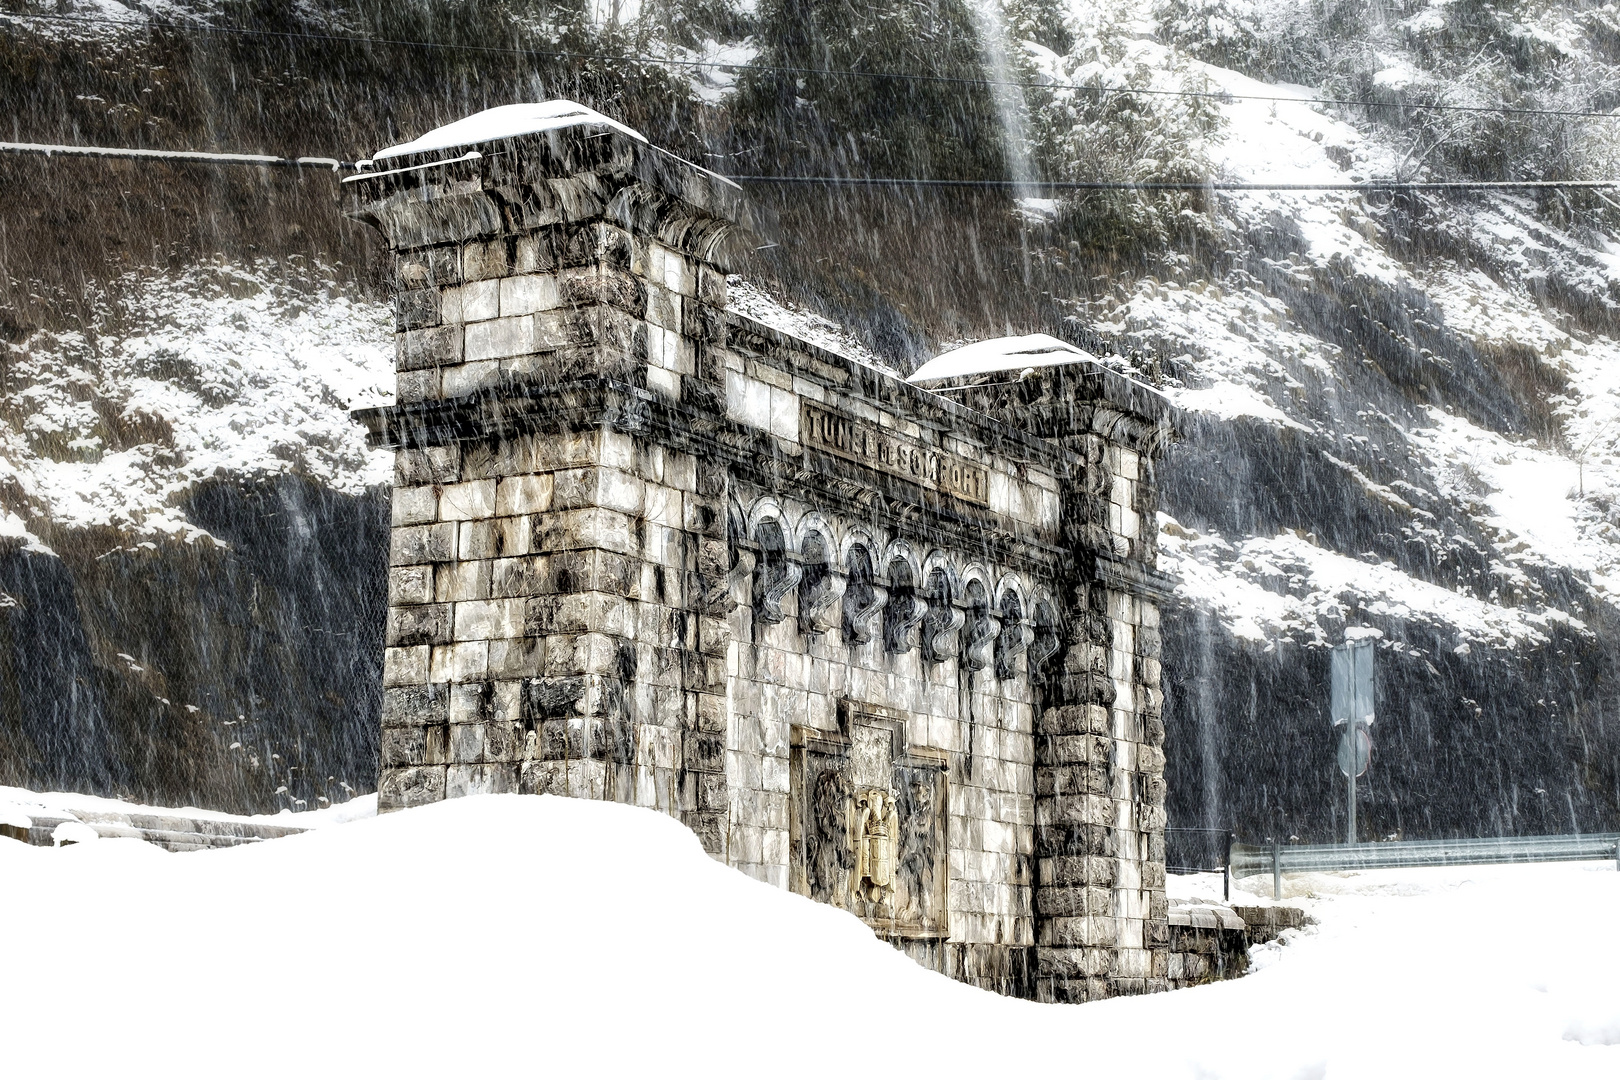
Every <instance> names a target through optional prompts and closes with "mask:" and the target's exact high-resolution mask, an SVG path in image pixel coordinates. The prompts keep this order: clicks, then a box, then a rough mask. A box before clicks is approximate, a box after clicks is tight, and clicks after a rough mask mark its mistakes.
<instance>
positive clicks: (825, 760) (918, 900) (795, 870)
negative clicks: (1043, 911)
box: [791, 705, 948, 938]
mask: <svg viewBox="0 0 1620 1080" xmlns="http://www.w3.org/2000/svg"><path fill="white" fill-rule="evenodd" d="M861 708H862V707H861V706H854V705H851V706H849V707H848V708H847V709H846V710H845V717H846V719H847V721H848V722H847V724H846V725H845V730H844V731H843V732H840V733H839V734H838V735H836V736H829V735H828V734H827V733H824V732H817V731H809V730H806V729H795V731H794V747H793V762H792V784H793V821H792V826H793V827H792V840H793V867H792V874H791V881H792V885H793V888H794V889H795V890H796V891H798V892H800V893H803V894H804V895H807V896H809V897H811V898H812V899H815V900H820V901H822V902H823V903H828V904H832V905H834V906H836V907H840V908H843V909H845V910H846V911H850V912H853V913H854V914H856V915H858V916H860V917H861V918H862V919H863V920H865V921H866V922H867V923H869V924H870V925H871V926H872V927H873V929H875V930H877V931H878V932H879V933H881V934H884V935H886V936H893V937H908V938H915V937H943V936H945V935H946V933H947V918H946V873H947V866H948V862H947V857H946V844H945V839H946V837H945V814H944V811H945V806H946V790H945V784H946V775H945V763H946V758H945V755H944V754H943V753H942V752H939V751H934V750H930V749H927V748H923V747H907V746H906V745H905V736H904V731H905V726H904V724H903V723H902V722H901V721H899V720H896V719H892V718H890V717H887V716H878V715H874V714H872V713H868V712H863V711H860V710H861Z"/></svg>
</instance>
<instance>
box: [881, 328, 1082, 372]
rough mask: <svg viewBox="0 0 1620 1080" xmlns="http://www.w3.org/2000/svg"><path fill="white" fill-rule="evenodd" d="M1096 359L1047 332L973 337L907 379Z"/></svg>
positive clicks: (1019, 368)
mask: <svg viewBox="0 0 1620 1080" xmlns="http://www.w3.org/2000/svg"><path fill="white" fill-rule="evenodd" d="M1082 361H1090V362H1092V363H1096V362H1097V358H1096V357H1095V356H1093V355H1091V354H1090V353H1088V352H1087V351H1086V350H1084V349H1082V348H1080V347H1079V346H1077V345H1070V344H1069V343H1068V342H1067V341H1060V340H1058V339H1057V338H1055V337H1052V336H1051V335H1050V334H1025V335H1024V336H1022V337H1003V338H991V339H990V340H989V341H975V342H974V343H973V344H971V345H963V346H962V347H961V348H959V349H952V350H951V351H950V352H945V353H940V354H939V355H938V356H936V357H934V358H933V359H932V360H930V361H928V362H927V363H926V364H924V365H923V366H922V367H920V368H918V369H917V370H916V371H914V372H912V373H911V377H910V378H908V379H907V380H906V381H907V382H913V383H924V382H938V381H940V380H942V379H962V378H967V377H969V376H972V375H987V374H989V373H990V372H994V371H1023V370H1024V369H1025V368H1036V367H1055V366H1056V365H1058V364H1077V363H1081V362H1082Z"/></svg>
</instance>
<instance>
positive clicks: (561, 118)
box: [372, 98, 647, 161]
mask: <svg viewBox="0 0 1620 1080" xmlns="http://www.w3.org/2000/svg"><path fill="white" fill-rule="evenodd" d="M583 125H599V126H601V127H607V128H612V129H613V130H614V131H617V132H619V133H621V134H624V135H628V136H630V137H631V138H632V139H636V140H638V141H640V142H646V141H647V137H646V136H645V135H643V134H642V133H641V132H639V131H637V130H635V129H634V128H632V127H627V126H625V125H624V124H621V123H619V122H618V121H617V120H614V119H613V118H612V117H608V116H603V115H602V114H601V113H599V112H597V111H596V110H595V109H591V108H587V107H585V106H584V105H581V104H580V103H579V102H577V101H567V100H564V99H562V98H558V99H557V100H555V101H531V102H524V103H522V104H518V105H500V106H497V107H496V108H493V109H485V110H484V111H483V112H480V113H473V115H471V116H467V117H463V118H462V119H460V120H457V121H456V122H455V123H453V124H445V125H444V126H443V127H436V128H434V129H433V130H432V131H430V132H428V133H427V134H426V135H423V136H422V137H420V138H418V139H413V140H411V141H410V142H408V143H400V144H399V145H398V146H390V147H388V149H386V150H379V151H377V153H375V154H373V155H372V160H373V161H379V160H382V159H384V158H393V157H403V156H405V155H406V154H427V153H431V152H433V151H435V150H451V149H456V148H459V147H463V146H472V145H474V144H475V143H486V142H494V141H495V140H497V139H510V138H513V137H514V136H517V135H534V134H536V133H538V132H542V131H557V130H559V129H561V128H569V127H579V126H583Z"/></svg>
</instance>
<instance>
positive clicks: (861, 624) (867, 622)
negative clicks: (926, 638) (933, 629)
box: [843, 536, 889, 645]
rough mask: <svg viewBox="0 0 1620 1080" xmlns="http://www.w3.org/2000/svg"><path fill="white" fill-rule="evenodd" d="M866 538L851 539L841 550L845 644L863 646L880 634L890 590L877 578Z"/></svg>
mask: <svg viewBox="0 0 1620 1080" xmlns="http://www.w3.org/2000/svg"><path fill="white" fill-rule="evenodd" d="M869 542H870V540H869V538H862V537H858V536H855V537H850V538H848V539H846V542H845V548H844V572H845V574H846V579H845V580H846V584H845V586H844V604H843V622H844V643H845V644H846V645H864V644H865V643H866V642H868V641H871V640H872V639H873V638H875V637H877V636H878V635H879V634H880V633H881V632H882V630H883V609H884V607H885V606H886V605H887V604H888V601H889V590H888V589H887V588H886V587H885V586H884V584H883V583H882V582H881V581H880V580H879V578H878V568H877V564H876V563H875V562H874V560H873V558H872V551H873V549H872V548H871V547H869V546H868V543H869Z"/></svg>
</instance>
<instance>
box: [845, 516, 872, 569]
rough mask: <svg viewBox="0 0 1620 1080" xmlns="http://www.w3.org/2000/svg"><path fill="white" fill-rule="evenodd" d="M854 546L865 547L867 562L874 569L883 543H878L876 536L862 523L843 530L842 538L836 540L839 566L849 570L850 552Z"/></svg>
mask: <svg viewBox="0 0 1620 1080" xmlns="http://www.w3.org/2000/svg"><path fill="white" fill-rule="evenodd" d="M856 548H864V549H865V551H866V561H867V564H868V565H869V566H871V567H872V568H873V569H874V570H875V569H876V567H877V566H878V557H879V554H880V553H881V551H882V549H883V545H882V544H880V543H878V540H877V537H875V536H873V535H872V531H871V530H870V529H868V528H866V527H865V526H864V525H856V526H853V527H852V528H849V529H847V530H845V532H844V537H843V539H842V540H840V541H839V542H838V564H839V566H841V567H842V568H843V569H844V570H845V571H848V570H849V568H850V565H849V558H850V554H851V553H852V552H853V551H854V550H855V549H856Z"/></svg>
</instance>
